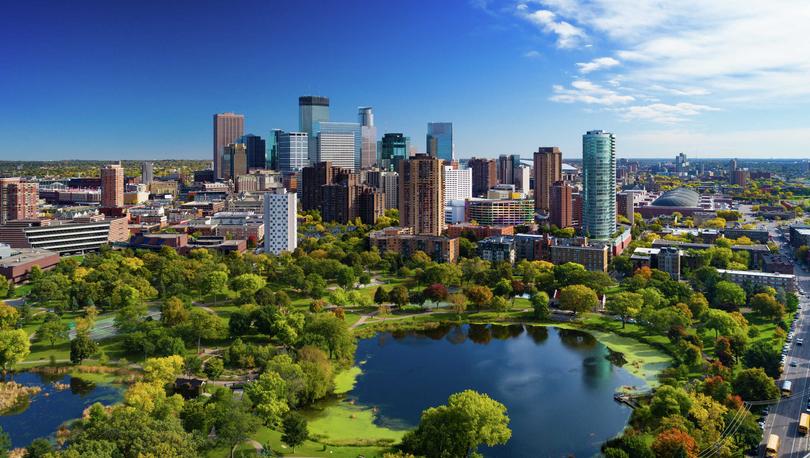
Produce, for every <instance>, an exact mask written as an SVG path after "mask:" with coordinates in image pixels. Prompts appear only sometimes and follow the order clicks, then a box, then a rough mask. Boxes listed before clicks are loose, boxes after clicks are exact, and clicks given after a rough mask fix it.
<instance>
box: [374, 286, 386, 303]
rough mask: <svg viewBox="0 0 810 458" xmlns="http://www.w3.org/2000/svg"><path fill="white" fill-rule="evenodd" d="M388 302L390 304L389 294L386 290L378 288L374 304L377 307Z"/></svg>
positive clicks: (375, 292)
mask: <svg viewBox="0 0 810 458" xmlns="http://www.w3.org/2000/svg"><path fill="white" fill-rule="evenodd" d="M386 302H388V293H386V292H385V288H383V287H382V286H378V287H377V289H376V290H375V291H374V303H375V304H377V305H382V304H384V303H386Z"/></svg>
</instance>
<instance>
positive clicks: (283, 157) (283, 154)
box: [275, 131, 309, 173]
mask: <svg viewBox="0 0 810 458" xmlns="http://www.w3.org/2000/svg"><path fill="white" fill-rule="evenodd" d="M275 135H276V138H275V141H276V148H277V151H278V169H279V171H281V172H287V173H289V172H298V171H300V170H301V169H303V168H304V167H306V166H307V165H309V157H308V156H309V140H308V138H307V133H306V132H284V131H276V132H275Z"/></svg>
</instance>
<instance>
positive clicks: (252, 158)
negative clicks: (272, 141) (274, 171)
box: [239, 134, 267, 169]
mask: <svg viewBox="0 0 810 458" xmlns="http://www.w3.org/2000/svg"><path fill="white" fill-rule="evenodd" d="M239 143H244V144H245V148H246V153H247V168H248V169H263V168H265V167H266V166H267V142H265V141H264V139H263V138H262V137H259V136H258V135H253V134H247V135H244V136H242V138H241V139H240V140H239Z"/></svg>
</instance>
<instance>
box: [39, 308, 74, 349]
mask: <svg viewBox="0 0 810 458" xmlns="http://www.w3.org/2000/svg"><path fill="white" fill-rule="evenodd" d="M37 338H38V339H40V340H42V341H46V342H49V343H50V344H51V348H53V346H54V344H55V343H56V341H57V340H64V339H67V338H68V325H67V323H64V322H62V319H61V318H59V315H57V314H55V313H48V314H46V315H45V319H44V320H43V321H42V324H41V325H40V326H39V329H37Z"/></svg>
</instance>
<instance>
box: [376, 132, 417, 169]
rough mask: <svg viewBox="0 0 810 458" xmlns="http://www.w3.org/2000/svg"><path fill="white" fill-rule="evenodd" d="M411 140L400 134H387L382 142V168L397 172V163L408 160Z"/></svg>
mask: <svg viewBox="0 0 810 458" xmlns="http://www.w3.org/2000/svg"><path fill="white" fill-rule="evenodd" d="M409 143H410V140H409V139H408V137H406V136H405V135H403V134H400V133H386V134H384V135H383V137H382V140H380V168H382V169H384V170H396V169H397V163H398V162H399V161H401V160H403V159H407V158H408V155H409V153H408V147H409Z"/></svg>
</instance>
